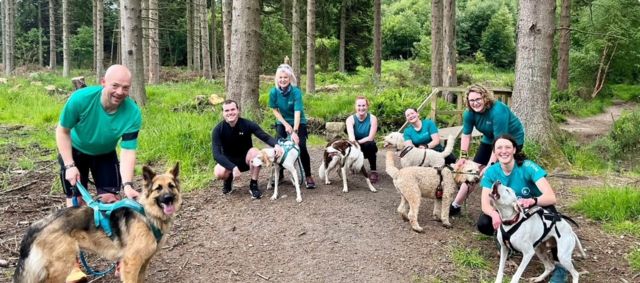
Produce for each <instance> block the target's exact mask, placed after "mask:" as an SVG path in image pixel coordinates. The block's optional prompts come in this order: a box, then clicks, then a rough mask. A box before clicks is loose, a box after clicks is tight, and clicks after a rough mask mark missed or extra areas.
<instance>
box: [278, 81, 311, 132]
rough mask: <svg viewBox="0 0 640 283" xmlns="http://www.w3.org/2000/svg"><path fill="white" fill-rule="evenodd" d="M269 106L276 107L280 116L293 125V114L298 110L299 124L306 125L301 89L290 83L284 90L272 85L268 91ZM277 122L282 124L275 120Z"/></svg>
mask: <svg viewBox="0 0 640 283" xmlns="http://www.w3.org/2000/svg"><path fill="white" fill-rule="evenodd" d="M269 107H270V108H271V109H278V111H280V114H282V118H284V120H285V121H287V123H289V125H291V126H292V127H293V120H294V118H295V116H294V114H295V112H296V111H300V124H301V125H306V124H307V118H306V117H305V115H304V107H303V104H302V91H301V90H300V89H299V88H297V87H295V86H292V85H289V86H288V87H287V88H286V89H285V90H284V91H283V90H281V89H280V88H278V87H274V88H272V89H271V92H269ZM276 123H277V124H282V123H280V121H276Z"/></svg>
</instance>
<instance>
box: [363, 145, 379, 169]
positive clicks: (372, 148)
mask: <svg viewBox="0 0 640 283" xmlns="http://www.w3.org/2000/svg"><path fill="white" fill-rule="evenodd" d="M360 148H361V149H362V153H363V154H364V158H366V159H369V168H370V169H371V171H375V170H376V153H378V146H376V142H375V141H368V142H365V143H363V144H361V145H360Z"/></svg>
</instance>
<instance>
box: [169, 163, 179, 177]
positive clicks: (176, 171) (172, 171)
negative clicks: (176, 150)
mask: <svg viewBox="0 0 640 283" xmlns="http://www.w3.org/2000/svg"><path fill="white" fill-rule="evenodd" d="M167 173H169V174H171V175H173V178H174V179H175V178H178V174H180V162H176V165H175V166H173V168H171V169H170V170H169V171H167Z"/></svg>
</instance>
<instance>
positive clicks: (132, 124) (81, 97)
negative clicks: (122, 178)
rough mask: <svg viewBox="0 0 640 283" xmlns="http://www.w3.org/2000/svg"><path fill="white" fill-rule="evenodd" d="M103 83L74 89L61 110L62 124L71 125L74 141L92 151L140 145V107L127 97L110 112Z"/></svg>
mask: <svg viewBox="0 0 640 283" xmlns="http://www.w3.org/2000/svg"><path fill="white" fill-rule="evenodd" d="M101 95H102V86H91V87H86V88H83V89H80V90H78V91H76V92H74V93H73V94H72V95H71V97H69V100H67V103H66V104H65V106H64V108H63V109H62V113H61V114H60V126H62V127H63V128H67V129H71V144H72V146H73V147H74V148H76V149H77V150H79V151H81V152H83V153H86V154H89V155H99V154H105V153H108V152H111V151H114V150H115V149H116V146H117V145H118V142H119V141H121V142H120V147H121V148H123V149H131V150H135V149H136V148H137V147H138V132H139V131H140V126H141V124H142V115H141V113H140V108H138V105H136V103H135V102H134V101H133V99H131V98H130V97H127V98H125V99H124V100H123V101H122V103H120V105H119V106H118V109H117V110H116V112H114V113H107V111H105V110H104V107H102V102H101V101H100V98H101Z"/></svg>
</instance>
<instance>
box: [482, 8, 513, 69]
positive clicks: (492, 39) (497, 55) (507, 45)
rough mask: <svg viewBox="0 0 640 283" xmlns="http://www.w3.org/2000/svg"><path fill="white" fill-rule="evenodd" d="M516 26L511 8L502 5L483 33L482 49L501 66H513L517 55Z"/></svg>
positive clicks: (494, 62)
mask: <svg viewBox="0 0 640 283" xmlns="http://www.w3.org/2000/svg"><path fill="white" fill-rule="evenodd" d="M514 31H515V26H514V24H513V19H512V17H511V14H510V13H509V10H508V9H507V7H506V6H502V7H501V8H500V10H498V13H497V14H495V15H494V16H493V17H492V18H491V20H490V21H489V25H488V26H487V28H486V29H485V30H484V32H483V33H482V43H481V47H480V51H482V53H483V54H484V56H485V57H486V59H487V61H489V62H490V63H492V64H494V65H495V66H496V67H499V68H513V64H514V63H515V57H516V43H515V34H514Z"/></svg>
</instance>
